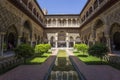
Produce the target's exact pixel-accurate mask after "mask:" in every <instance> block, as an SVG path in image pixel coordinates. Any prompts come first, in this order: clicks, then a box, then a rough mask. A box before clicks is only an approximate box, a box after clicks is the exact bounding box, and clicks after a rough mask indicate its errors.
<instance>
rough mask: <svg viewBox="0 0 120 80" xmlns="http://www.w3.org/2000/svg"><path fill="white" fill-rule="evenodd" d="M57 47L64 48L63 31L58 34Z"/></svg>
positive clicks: (64, 36)
mask: <svg viewBox="0 0 120 80" xmlns="http://www.w3.org/2000/svg"><path fill="white" fill-rule="evenodd" d="M58 47H66V33H65V32H64V31H60V32H58Z"/></svg>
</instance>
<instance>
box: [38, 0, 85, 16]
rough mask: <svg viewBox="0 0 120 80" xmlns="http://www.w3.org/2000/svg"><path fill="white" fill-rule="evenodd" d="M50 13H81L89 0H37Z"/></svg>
mask: <svg viewBox="0 0 120 80" xmlns="http://www.w3.org/2000/svg"><path fill="white" fill-rule="evenodd" d="M37 2H38V4H39V5H40V7H41V8H42V9H43V8H45V9H47V11H48V14H79V13H80V12H81V10H82V9H83V7H84V6H85V4H86V2H87V0H37Z"/></svg>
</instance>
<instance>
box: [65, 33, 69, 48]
mask: <svg viewBox="0 0 120 80" xmlns="http://www.w3.org/2000/svg"><path fill="white" fill-rule="evenodd" d="M66 46H67V48H69V39H68V33H66Z"/></svg>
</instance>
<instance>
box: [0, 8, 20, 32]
mask: <svg viewBox="0 0 120 80" xmlns="http://www.w3.org/2000/svg"><path fill="white" fill-rule="evenodd" d="M20 22H21V18H20V17H18V16H16V15H14V14H13V13H11V12H9V11H8V10H7V9H5V8H4V7H1V6H0V25H1V26H0V30H2V31H3V32H4V31H6V29H7V28H8V27H10V26H11V25H13V24H14V25H17V24H20Z"/></svg>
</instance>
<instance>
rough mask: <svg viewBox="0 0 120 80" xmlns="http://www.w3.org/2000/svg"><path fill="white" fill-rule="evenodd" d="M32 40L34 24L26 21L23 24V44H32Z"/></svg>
mask: <svg viewBox="0 0 120 80" xmlns="http://www.w3.org/2000/svg"><path fill="white" fill-rule="evenodd" d="M31 39H32V24H31V23H30V21H28V20H26V21H25V22H24V24H23V32H22V40H21V41H22V42H23V43H30V41H31Z"/></svg>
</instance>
